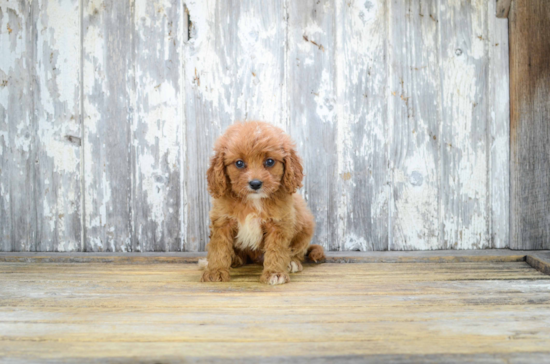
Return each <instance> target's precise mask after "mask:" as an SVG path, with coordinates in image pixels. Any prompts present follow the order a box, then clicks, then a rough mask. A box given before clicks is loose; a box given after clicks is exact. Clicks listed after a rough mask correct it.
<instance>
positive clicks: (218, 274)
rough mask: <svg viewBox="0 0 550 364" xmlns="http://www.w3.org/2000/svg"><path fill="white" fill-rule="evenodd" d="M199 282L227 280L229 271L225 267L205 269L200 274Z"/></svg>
mask: <svg viewBox="0 0 550 364" xmlns="http://www.w3.org/2000/svg"><path fill="white" fill-rule="evenodd" d="M201 282H229V271H228V270H227V269H212V270H206V271H205V272H204V273H203V274H202V278H201Z"/></svg>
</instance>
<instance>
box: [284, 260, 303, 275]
mask: <svg viewBox="0 0 550 364" xmlns="http://www.w3.org/2000/svg"><path fill="white" fill-rule="evenodd" d="M287 269H288V271H289V272H290V273H297V272H301V271H302V270H303V269H304V267H302V263H300V261H299V260H293V261H291V262H290V263H288V268H287Z"/></svg>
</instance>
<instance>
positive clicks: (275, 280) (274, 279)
mask: <svg viewBox="0 0 550 364" xmlns="http://www.w3.org/2000/svg"><path fill="white" fill-rule="evenodd" d="M285 283H286V277H285V276H284V275H283V274H272V275H271V277H269V284H271V285H272V286H274V285H277V284H285Z"/></svg>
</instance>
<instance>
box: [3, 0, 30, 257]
mask: <svg viewBox="0 0 550 364" xmlns="http://www.w3.org/2000/svg"><path fill="white" fill-rule="evenodd" d="M33 14H34V13H33V6H32V3H29V2H27V1H10V2H8V1H2V2H0V49H2V53H3V54H2V56H1V57H0V222H1V224H0V234H1V235H0V241H1V244H2V245H1V246H0V249H2V250H3V251H34V250H36V229H37V216H36V213H37V209H36V198H35V197H36V196H35V193H36V191H35V186H34V182H35V164H36V163H35V162H36V149H35V143H36V129H35V125H34V113H33V77H34V72H33V71H34V36H33V32H34V27H33Z"/></svg>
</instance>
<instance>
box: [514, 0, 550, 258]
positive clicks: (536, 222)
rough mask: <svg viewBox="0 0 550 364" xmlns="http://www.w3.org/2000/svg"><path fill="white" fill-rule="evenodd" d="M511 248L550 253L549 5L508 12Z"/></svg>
mask: <svg viewBox="0 0 550 364" xmlns="http://www.w3.org/2000/svg"><path fill="white" fill-rule="evenodd" d="M509 19H510V110H511V117H510V118H511V120H510V138H511V140H510V143H511V150H510V153H511V158H510V175H511V177H510V199H511V201H510V215H511V218H510V226H511V231H510V235H511V236H510V247H511V248H512V249H550V61H549V60H550V37H549V36H548V30H549V29H550V4H548V1H544V0H531V1H513V2H512V9H511V10H510V16H509Z"/></svg>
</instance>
